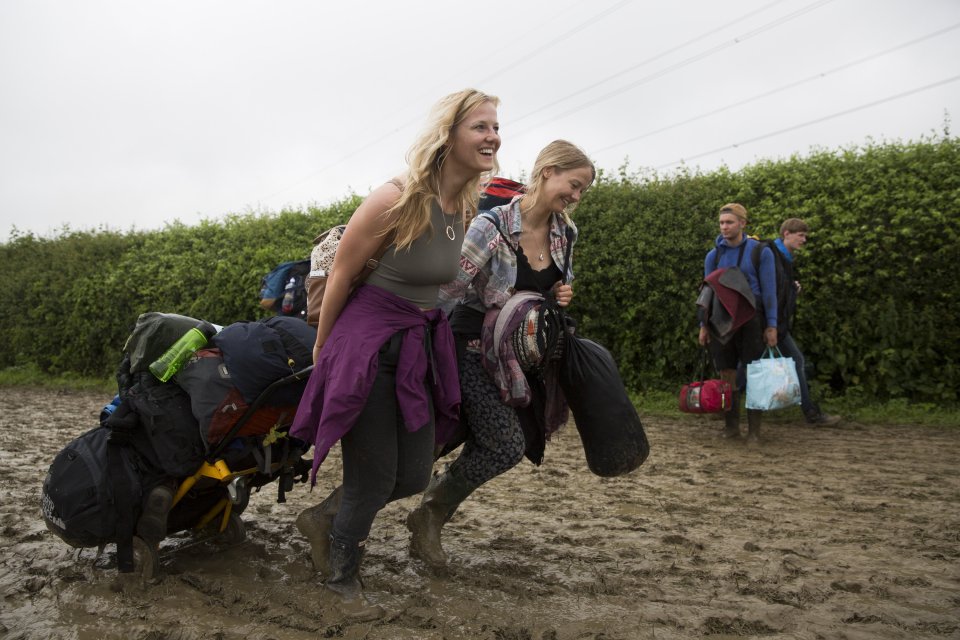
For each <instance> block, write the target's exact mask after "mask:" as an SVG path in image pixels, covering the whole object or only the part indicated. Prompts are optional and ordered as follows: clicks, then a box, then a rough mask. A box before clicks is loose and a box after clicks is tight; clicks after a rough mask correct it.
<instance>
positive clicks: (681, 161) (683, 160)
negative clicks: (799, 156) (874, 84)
mask: <svg viewBox="0 0 960 640" xmlns="http://www.w3.org/2000/svg"><path fill="white" fill-rule="evenodd" d="M957 80H960V75H956V76H952V77H950V78H946V79H944V80H940V81H938V82H934V83H932V84H927V85H924V86H922V87H917V88H915V89H910V90H908V91H903V92H901V93H897V94H894V95H892V96H887V97H886V98H881V99H880V100H874V101H873V102H868V103H866V104H862V105H860V106H858V107H853V108H852V109H844V110H843V111H838V112H836V113H832V114H830V115H827V116H823V117H822V118H817V119H816V120H809V121H807V122H803V123H801V124H797V125H793V126H792V127H786V128H784V129H778V130H777V131H771V132H769V133H764V134H762V135H759V136H755V137H753V138H749V139H747V140H744V141H743V142H737V143H735V144H731V145H727V146H724V147H717V148H716V149H711V150H710V151H704V152H703V153H698V154H696V155H693V156H687V157H686V158H680V159H679V160H675V161H673V162H668V163H666V164H661V165H659V166H657V167H654V168H655V169H663V168H665V167H672V166H673V165H676V164H684V163H686V162H687V161H689V160H696V159H698V158H703V157H704V156H709V155H713V154H714V153H719V152H721V151H727V150H728V149H737V148H739V147H743V146H746V145H748V144H752V143H754V142H757V141H759V140H765V139H766V138H772V137H774V136H779V135H781V134H784V133H789V132H790V131H796V130H797V129H803V128H804V127H809V126H811V125H814V124H820V123H821V122H826V121H827V120H833V119H834V118H839V117H841V116H846V115H850V114H851V113H856V112H857V111H863V110H864V109H869V108H871V107H876V106H878V105H881V104H884V103H886V102H891V101H892V100H899V99H900V98H906V97H907V96H912V95H913V94H915V93H921V92H923V91H928V90H930V89H935V88H936V87H940V86H943V85H945V84H949V83H951V82H956V81H957Z"/></svg>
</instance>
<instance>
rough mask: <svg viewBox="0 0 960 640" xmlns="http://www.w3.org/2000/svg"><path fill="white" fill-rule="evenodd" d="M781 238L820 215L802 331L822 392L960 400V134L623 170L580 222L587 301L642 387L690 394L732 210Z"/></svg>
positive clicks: (806, 258)
mask: <svg viewBox="0 0 960 640" xmlns="http://www.w3.org/2000/svg"><path fill="white" fill-rule="evenodd" d="M730 201H736V202H741V203H742V204H744V205H745V206H746V207H747V209H748V210H749V212H750V225H749V226H748V232H749V233H751V234H755V235H758V236H760V237H775V236H776V234H777V230H778V229H779V225H780V223H781V222H782V221H783V220H784V219H786V218H788V217H799V218H803V219H805V220H806V221H807V222H808V223H809V224H810V225H811V227H812V232H811V234H810V241H809V242H808V244H807V247H806V249H805V250H804V252H803V253H801V254H799V255H800V257H799V258H798V263H797V269H798V277H799V280H800V282H801V284H802V293H801V298H800V303H799V309H798V313H797V322H796V326H795V328H794V331H793V334H794V336H795V338H796V339H797V341H798V342H799V343H800V345H801V346H802V348H803V350H804V353H805V355H806V356H807V358H808V360H810V361H811V362H813V363H814V364H815V367H816V369H815V376H814V381H815V384H816V383H820V386H821V390H825V391H826V390H833V391H834V392H842V393H851V392H853V393H860V394H863V395H866V396H868V397H875V398H881V399H882V398H906V399H911V400H936V401H941V400H956V399H957V397H958V391H957V390H958V386H960V385H958V382H957V381H958V379H960V328H958V319H960V286H958V284H957V280H956V278H954V277H951V276H952V274H953V273H954V270H955V267H956V264H957V260H958V256H960V241H958V234H960V141H958V140H957V139H955V138H949V137H947V138H944V139H939V140H927V141H922V142H918V143H909V144H900V143H889V144H882V145H872V146H868V147H865V148H858V149H849V150H843V151H839V152H826V151H824V152H819V153H816V154H814V155H812V156H810V157H807V158H799V157H793V158H791V159H789V160H786V161H778V162H762V163H759V164H756V165H753V166H750V167H748V168H746V169H744V170H742V171H740V172H737V173H730V172H727V171H718V172H715V173H712V174H709V175H691V174H689V173H681V174H679V175H677V176H674V177H671V178H669V179H665V178H659V177H656V176H653V177H643V176H627V175H623V174H621V175H620V176H619V177H618V178H617V179H609V178H608V179H604V180H603V181H601V182H600V184H598V185H597V186H596V187H595V188H594V189H593V190H592V191H591V193H589V194H588V196H587V197H586V198H585V199H584V201H583V203H582V204H581V206H580V208H579V209H578V210H577V214H576V219H577V222H578V225H579V226H580V230H581V239H582V243H581V244H580V245H578V250H577V251H575V262H574V264H575V268H576V272H577V283H578V286H577V298H576V307H577V310H578V311H579V313H581V314H582V317H583V320H584V322H583V325H584V328H585V331H584V332H585V333H588V334H589V335H591V336H594V337H596V339H597V340H598V341H600V342H602V343H604V344H606V345H608V346H610V347H611V350H612V351H613V353H614V355H615V356H616V357H617V360H618V362H619V363H620V364H621V369H622V371H623V373H624V377H625V378H626V380H627V383H628V385H629V386H631V387H633V388H635V389H665V388H671V387H676V385H677V384H679V383H681V382H682V381H684V380H687V379H688V378H689V377H690V376H691V375H692V373H693V370H694V368H695V362H696V357H697V349H698V346H697V344H696V319H695V306H694V299H695V298H696V291H697V287H698V286H699V282H700V280H701V278H702V273H703V259H704V257H705V255H706V252H707V251H708V250H709V249H710V248H711V246H712V245H713V242H714V239H715V238H716V236H717V233H718V230H717V222H716V221H717V211H718V209H719V207H720V205H722V204H724V203H726V202H730Z"/></svg>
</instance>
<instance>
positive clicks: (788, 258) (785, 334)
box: [774, 218, 840, 426]
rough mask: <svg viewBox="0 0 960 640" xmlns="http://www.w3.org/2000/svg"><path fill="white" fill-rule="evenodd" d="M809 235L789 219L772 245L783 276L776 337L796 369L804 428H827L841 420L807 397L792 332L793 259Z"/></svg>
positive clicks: (796, 287)
mask: <svg viewBox="0 0 960 640" xmlns="http://www.w3.org/2000/svg"><path fill="white" fill-rule="evenodd" d="M808 232H809V227H808V226H807V223H806V222H804V221H803V220H801V219H800V218H788V219H787V220H784V222H783V224H782V225H780V237H779V238H777V239H776V241H775V242H774V245H775V246H776V249H777V251H776V252H775V256H776V258H777V261H778V262H779V263H780V268H779V269H778V271H780V270H782V276H781V277H779V278H778V287H779V289H780V291H779V293H778V296H777V297H778V308H779V311H780V313H779V316H780V317H779V318H778V321H777V332H778V334H779V336H778V340H777V343H778V346H779V348H780V352H781V353H782V354H783V355H784V356H786V357H788V358H793V360H794V362H795V363H796V365H797V377H798V378H799V381H800V408H801V409H802V410H803V415H804V416H805V417H806V419H807V424H811V425H818V426H830V425H834V424H837V423H838V422H840V416H835V415H828V414H825V413H824V412H823V411H821V409H820V407H819V406H818V405H817V404H816V403H815V402H814V401H813V399H812V398H811V397H810V388H809V386H808V385H807V376H806V370H805V361H804V357H803V352H802V351H800V347H798V346H797V343H796V342H795V341H794V339H793V335H792V332H791V328H792V325H793V315H794V312H795V310H796V306H797V294H798V293H800V284H799V283H798V282H797V281H796V278H795V277H794V272H793V258H794V254H795V253H796V252H797V251H799V250H800V249H802V248H803V246H804V245H805V244H806V243H807V233H808Z"/></svg>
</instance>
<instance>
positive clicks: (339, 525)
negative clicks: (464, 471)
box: [290, 89, 500, 610]
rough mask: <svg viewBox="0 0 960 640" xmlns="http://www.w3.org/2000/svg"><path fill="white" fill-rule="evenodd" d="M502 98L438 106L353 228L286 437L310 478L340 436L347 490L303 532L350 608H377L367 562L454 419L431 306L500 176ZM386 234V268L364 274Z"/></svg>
mask: <svg viewBox="0 0 960 640" xmlns="http://www.w3.org/2000/svg"><path fill="white" fill-rule="evenodd" d="M498 104H499V100H498V99H497V98H495V97H493V96H489V95H487V94H484V93H482V92H479V91H476V90H473V89H468V90H464V91H460V92H458V93H455V94H451V95H449V96H446V97H445V98H443V99H442V100H440V102H439V103H438V104H437V105H435V107H434V109H433V111H432V114H431V117H430V120H429V123H428V126H427V128H426V130H425V131H424V132H423V133H422V134H421V136H420V137H419V138H418V139H417V141H416V142H415V143H414V145H413V146H412V147H411V149H410V151H409V152H408V154H407V163H408V171H407V173H406V174H405V175H403V176H401V177H399V178H394V179H393V180H391V181H390V182H388V183H387V184H384V185H382V186H380V187H379V188H377V189H375V190H374V191H373V192H372V193H371V194H370V195H369V196H368V197H367V198H366V199H365V200H364V201H363V203H362V204H361V205H360V207H359V208H357V210H356V212H354V214H353V216H352V217H351V218H350V221H349V223H348V225H347V229H346V231H345V232H344V235H343V238H342V240H341V243H340V246H339V248H338V249H337V254H336V257H335V259H334V264H333V268H332V270H331V273H330V276H329V279H328V281H327V288H326V292H325V294H324V300H323V305H322V307H321V310H320V316H319V323H318V327H317V341H316V345H315V347H314V352H313V353H314V362H315V368H314V371H313V373H312V375H311V377H310V380H309V382H308V384H307V388H306V390H305V392H304V395H303V399H302V400H301V402H300V406H299V408H298V411H297V415H296V417H295V419H294V422H293V426H292V427H291V430H290V434H291V435H292V436H294V437H296V438H299V439H301V440H304V441H306V442H311V443H313V445H314V462H313V474H312V481H313V482H316V473H317V468H318V466H319V465H320V463H321V462H322V461H323V459H324V458H325V457H326V455H327V453H328V452H329V450H330V448H331V447H332V446H333V445H334V444H335V443H336V442H337V441H338V440H339V441H340V446H341V451H342V454H343V485H342V487H339V488H338V489H337V490H336V491H335V492H334V493H333V494H331V496H329V497H328V498H327V499H326V500H325V501H324V502H322V503H321V504H319V505H317V506H316V507H312V508H310V509H307V510H306V511H304V512H303V513H302V514H301V515H300V517H299V518H298V519H297V528H298V529H299V530H300V532H301V533H302V534H304V535H305V536H306V537H307V539H308V540H309V542H310V544H311V550H312V558H313V562H314V565H315V567H316V568H317V569H318V570H320V571H321V572H322V573H323V574H324V576H325V578H326V587H327V589H328V591H329V592H332V593H333V594H335V595H336V596H338V597H339V600H340V602H341V604H344V603H353V604H354V605H356V606H357V607H358V608H359V609H361V610H363V609H364V608H369V605H368V604H367V603H366V600H365V598H364V597H363V594H362V592H361V585H360V581H359V569H360V560H361V556H362V549H363V544H364V541H365V540H366V538H367V535H368V534H369V532H370V529H371V527H372V525H373V521H374V518H375V517H376V515H377V512H379V511H380V509H382V508H383V507H384V505H386V504H387V503H388V502H391V501H393V500H397V499H399V498H403V497H406V496H410V495H413V494H416V493H419V492H421V491H423V489H424V487H426V485H427V483H428V481H429V479H430V471H431V466H432V463H433V452H434V448H435V440H437V439H439V440H441V441H442V440H443V438H444V437H445V434H446V433H447V432H448V431H449V429H450V427H451V426H452V425H455V423H456V420H457V406H458V404H459V399H460V398H459V390H458V388H457V384H456V380H457V377H456V365H455V358H456V356H455V352H454V346H453V338H452V334H451V332H450V327H449V325H448V323H447V320H446V317H445V315H444V314H443V313H442V312H441V311H440V309H437V308H435V305H436V301H437V295H438V289H439V287H440V285H441V284H443V283H445V282H449V281H450V280H452V279H454V278H455V277H456V275H457V271H458V264H459V259H460V249H461V246H462V244H463V237H464V230H465V225H466V222H468V221H469V218H470V216H472V214H473V213H474V212H475V210H476V205H477V200H478V193H479V185H480V183H481V180H482V179H485V178H486V177H487V176H488V175H491V174H492V173H494V172H495V171H496V169H497V161H496V158H497V150H498V149H499V148H500V135H499V124H498V121H497V105H498ZM385 238H390V239H391V240H390V244H389V245H388V248H387V251H386V252H385V253H384V254H383V257H382V258H381V259H380V263H379V266H378V267H377V268H376V270H374V271H373V273H371V274H370V275H369V277H368V278H367V279H366V281H365V283H364V284H362V285H360V286H359V287H358V288H357V289H356V291H355V292H354V293H353V294H352V295H351V287H352V282H353V280H354V278H355V277H356V276H357V275H358V274H360V273H361V271H362V270H363V268H364V265H365V264H366V263H367V261H368V260H369V259H370V258H372V257H373V256H374V255H375V254H376V253H377V250H378V248H379V247H380V246H381V245H382V243H383V242H384V239H385Z"/></svg>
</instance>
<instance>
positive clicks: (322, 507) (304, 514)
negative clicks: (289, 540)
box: [297, 485, 343, 577]
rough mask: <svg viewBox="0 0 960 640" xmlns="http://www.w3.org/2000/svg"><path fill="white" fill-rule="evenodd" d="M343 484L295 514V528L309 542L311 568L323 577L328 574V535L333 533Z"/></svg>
mask: <svg viewBox="0 0 960 640" xmlns="http://www.w3.org/2000/svg"><path fill="white" fill-rule="evenodd" d="M342 498H343V486H342V485H341V486H339V487H337V488H336V489H334V490H333V492H332V493H331V494H330V495H328V496H327V497H326V498H324V500H323V502H321V503H320V504H318V505H316V506H313V507H310V508H308V509H304V510H303V511H301V512H300V515H299V516H297V530H298V531H300V533H301V534H302V535H303V537H305V538H306V539H307V541H308V542H310V559H311V560H312V561H313V568H314V569H315V570H317V571H319V572H320V573H321V574H322V575H323V576H324V577H329V576H330V536H331V534H333V519H334V517H336V515H337V512H338V511H340V500H341V499H342Z"/></svg>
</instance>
